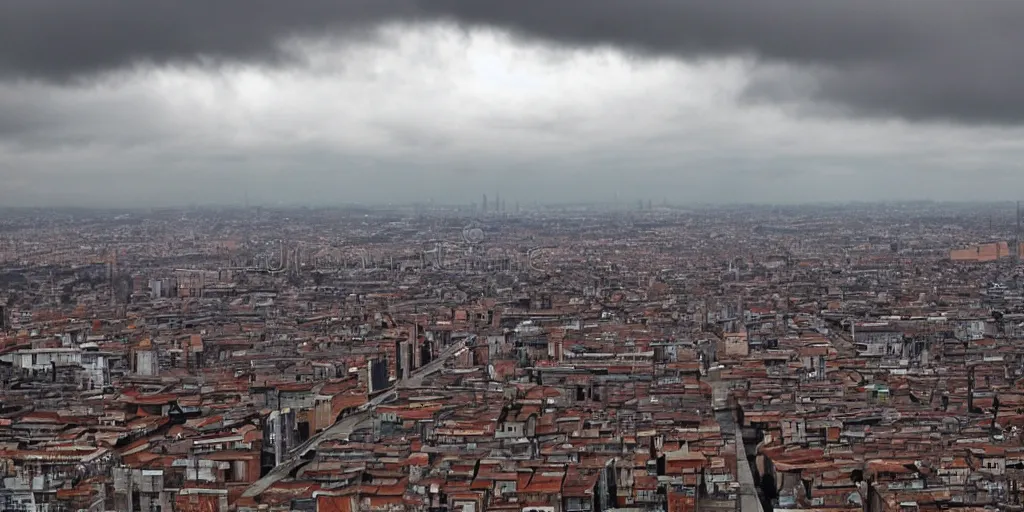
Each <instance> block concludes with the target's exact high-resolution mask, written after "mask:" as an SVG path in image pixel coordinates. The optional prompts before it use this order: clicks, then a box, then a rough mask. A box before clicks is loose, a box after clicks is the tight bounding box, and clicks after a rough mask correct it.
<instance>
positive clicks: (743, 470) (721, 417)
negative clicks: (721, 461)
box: [708, 371, 764, 512]
mask: <svg viewBox="0 0 1024 512" xmlns="http://www.w3.org/2000/svg"><path fill="white" fill-rule="evenodd" d="M709 377H710V378H709V379H708V380H709V381H710V383H711V388H712V396H714V397H715V398H716V399H717V400H715V401H716V402H718V401H719V400H724V398H723V397H727V396H728V395H729V390H728V386H729V382H728V381H723V380H721V378H719V374H718V372H717V371H715V372H711V373H710V374H709ZM715 405H716V407H715V419H716V420H718V425H719V427H720V428H721V429H722V435H723V437H728V435H729V434H730V433H731V434H732V435H733V436H734V437H735V439H736V473H737V475H736V480H737V481H738V482H739V484H740V490H739V510H740V512H764V508H763V507H762V505H761V500H760V498H758V496H757V486H756V485H754V472H753V471H751V469H750V461H748V460H747V447H746V445H745V444H744V442H743V430H742V428H741V427H740V426H739V425H737V424H736V420H735V419H734V417H733V407H734V406H732V405H730V406H729V407H727V408H724V407H719V404H717V403H716V404H715Z"/></svg>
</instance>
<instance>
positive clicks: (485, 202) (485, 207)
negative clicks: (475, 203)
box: [483, 194, 487, 213]
mask: <svg viewBox="0 0 1024 512" xmlns="http://www.w3.org/2000/svg"><path fill="white" fill-rule="evenodd" d="M483 209H484V213H487V194H484V202H483Z"/></svg>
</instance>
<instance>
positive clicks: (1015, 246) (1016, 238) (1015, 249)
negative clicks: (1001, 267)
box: [1013, 201, 1021, 263]
mask: <svg viewBox="0 0 1024 512" xmlns="http://www.w3.org/2000/svg"><path fill="white" fill-rule="evenodd" d="M1013 254H1015V255H1016V256H1017V262H1018V263H1019V262H1020V256H1021V255H1020V201H1017V231H1016V232H1015V233H1014V234H1013Z"/></svg>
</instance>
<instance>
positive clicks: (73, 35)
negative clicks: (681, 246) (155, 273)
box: [0, 0, 1024, 207]
mask: <svg viewBox="0 0 1024 512" xmlns="http://www.w3.org/2000/svg"><path fill="white" fill-rule="evenodd" d="M1021 22H1024V3H1021V2H1015V1H999V0H991V1H984V2H970V3H968V2H958V1H955V0H935V1H930V2H919V1H911V0H897V1H883V0H861V1H857V2H815V1H810V0H779V1H773V2H761V1H753V0H737V1H731V2H713V3H711V2H701V1H697V0H677V1H663V0H640V1H631V2H620V1H613V0H601V1H592V0H591V1H582V0H580V1H565V2H558V4H557V5H553V4H551V3H548V2H533V1H529V2H514V3H508V2H497V1H481V0H472V1H471V0H464V1H463V0H438V1H429V0H424V1H413V0H378V1H373V2H370V1H356V0H343V1H333V2H331V1H326V0H323V1H321V0H316V1H308V2H298V3H291V2H289V3H280V2H271V1H257V2H252V1H232V0H212V1H208V2H203V3H202V4H201V5H200V4H196V5H191V4H190V5H187V6H183V5H181V4H180V3H178V2H171V1H169V0H167V1H165V0H153V1H148V2H144V3H139V2H122V1H116V0H104V1H92V2H78V1H70V0H68V1H57V0H49V1H42V2H40V1H34V0H11V1H8V2H5V3H4V5H3V6H2V8H0V112H3V115H2V116H0V179H2V180H3V185H4V186H3V187H2V188H0V204H2V205H7V206H69V205H71V206H110V205H116V206H133V207H135V206H157V205H162V206H167V205H186V204H190V203H196V204H234V205H241V204H243V203H244V202H245V201H246V197H247V198H248V201H249V202H250V203H251V204H266V205H274V204H291V205H303V204H311V205H333V204H340V203H352V202H361V203H384V202H389V203H403V202H428V201H436V202H445V203H469V202H472V201H478V200H479V196H480V194H481V193H484V192H491V193H493V191H496V190H500V191H501V193H502V194H504V195H505V197H507V198H509V199H514V200H519V201H522V202H524V203H525V202H532V201H542V202H559V201H596V202H609V201H613V200H615V198H616V196H617V197H618V198H619V200H621V201H623V202H626V203H629V202H632V201H635V200H637V199H643V200H650V199H653V200H654V201H656V202H658V201H660V200H662V199H663V198H666V199H668V200H670V201H672V202H675V203H686V202H695V201H702V202H730V203H732V202H757V203H771V202H780V203H801V202H817V201H850V200H861V201H873V200H898V199H936V200H954V201H978V200H1013V199H1015V198H1016V197H1017V192H1016V190H1019V189H1020V184H1021V182H1020V171H1021V169H1020V162H1021V161H1022V160H1024V158H1022V157H1024V130H1022V128H1021V126H1020V125H1021V122H1022V121H1024V92H1022V91H1024V72H1022V71H1021V70H1020V66H1019V65H1018V63H1017V62H1016V61H1017V59H1016V56H1017V55H1018V52H1019V48H1021V47H1024V34H1022V33H1021V31H1020V30H1019V26H1021ZM55 35H59V37H54V36H55Z"/></svg>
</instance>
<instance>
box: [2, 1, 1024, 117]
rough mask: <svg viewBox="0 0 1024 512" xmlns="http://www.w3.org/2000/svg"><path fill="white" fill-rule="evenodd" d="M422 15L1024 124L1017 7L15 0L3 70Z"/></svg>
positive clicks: (272, 46)
mask: <svg viewBox="0 0 1024 512" xmlns="http://www.w3.org/2000/svg"><path fill="white" fill-rule="evenodd" d="M411 19H447V20H451V21H454V22H457V23H460V24H463V25H467V26H469V25H485V26H494V27H500V28H505V29H510V30H512V31H514V32H516V33H519V34H522V35H526V36H531V37H538V38H541V39H545V40H549V41H554V42H557V43H560V44H565V45H570V46H584V47H589V46H595V45H612V46H617V47H621V48H624V49H627V50H633V51H637V52H640V53H647V54H655V55H677V56H683V57H688V58H703V57H718V56H727V55H749V56H753V57H756V58H758V59H759V61H760V62H766V63H771V64H782V65H785V66H788V67H791V68H792V69H795V70H797V71H798V72H799V73H803V74H805V75H807V76H809V77H810V78H812V79H813V80H812V83H813V87H802V88H796V89H792V88H786V87H778V86H777V84H775V85H771V86H764V84H762V83H758V82H757V80H758V79H759V78H764V77H759V76H757V73H755V84H754V86H753V88H752V90H751V91H750V93H751V95H753V96H755V97H757V96H759V97H765V96H766V95H767V96H768V97H769V98H770V99H779V98H775V97H774V96H775V95H777V94H778V93H779V91H782V90H788V91H790V94H799V95H800V96H801V97H799V98H796V99H799V100H800V101H804V102H806V101H811V102H814V101H817V102H823V103H828V104H833V105H838V106H840V107H844V108H848V109H850V110H851V111H852V112H853V113H862V114H868V115H882V116H890V115H891V116H898V117H903V118H907V119H925V120H936V119H940V120H942V119H946V120H952V121H959V122H983V123H1019V122H1021V121H1024V67H1022V66H1020V63H1019V58H1018V56H1019V55H1020V54H1021V52H1022V48H1024V30H1021V29H1020V27H1022V26H1024V2H1022V1H1020V0H977V1H966V0H518V1H512V0H296V1H281V0H203V1H196V2H191V1H190V2H182V1H180V0H144V1H139V0H88V1H82V0H4V2H3V5H2V6H0V73H2V74H4V75H6V76H8V77H10V76H24V77H30V78H43V79H51V80H52V79H57V80H61V79H66V78H71V77H78V76H83V75H88V74H89V73H91V72H95V71H104V70H109V69H114V68H118V67H122V66H125V65H128V64H132V63H135V62H139V61H150V62H156V63H166V62H175V61H182V60H186V61H189V60H192V61H194V60H196V59H197V58H201V57H208V58H213V59H228V60H234V59H241V60H258V61H272V60H275V59H280V58H281V57H283V55H282V54H281V50H280V46H279V44H278V43H279V42H280V41H281V40H282V39H283V38H286V37H289V36H292V35H302V34H309V35H318V34H325V33H331V34H352V33H353V31H355V32H358V31H359V30H358V29H362V28H372V27H373V26H374V25H375V24H377V23H379V22H381V21H389V20H411ZM776 79H777V77H776ZM766 80H767V79H766ZM785 99H789V100H792V99H794V98H785Z"/></svg>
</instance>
